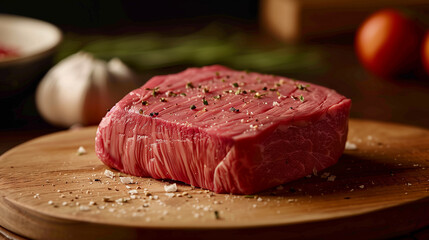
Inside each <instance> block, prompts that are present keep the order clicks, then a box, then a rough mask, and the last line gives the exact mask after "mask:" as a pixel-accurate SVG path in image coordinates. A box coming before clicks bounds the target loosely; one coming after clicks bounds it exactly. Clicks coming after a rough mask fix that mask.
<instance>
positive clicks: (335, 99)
mask: <svg viewBox="0 0 429 240" xmlns="http://www.w3.org/2000/svg"><path fill="white" fill-rule="evenodd" d="M350 106H351V101H350V99H347V98H346V97H344V96H342V95H340V94H338V93H337V92H335V91H334V90H331V89H328V88H325V87H322V86H317V85H314V84H308V83H306V82H301V81H295V80H292V79H288V78H284V77H279V76H273V75H265V74H260V73H253V72H250V73H249V72H244V71H235V70H231V69H229V68H226V67H223V66H208V67H203V68H190V69H187V70H186V71H184V72H181V73H178V74H171V75H165V76H156V77H153V78H152V79H151V80H149V81H148V82H147V83H146V84H145V85H144V86H142V87H141V88H139V89H136V90H134V91H132V92H130V93H129V94H128V95H126V96H125V97H124V98H123V99H122V100H121V101H119V102H118V103H117V104H116V105H115V106H114V107H113V108H112V109H111V110H110V111H109V112H108V113H107V115H106V116H105V117H104V118H103V120H102V121H101V123H100V125H99V127H98V130H97V136H96V139H95V141H96V145H95V148H96V152H97V155H98V157H99V158H100V159H101V161H103V162H104V163H105V164H106V165H108V166H109V167H112V168H115V169H118V170H119V171H121V172H124V173H128V174H132V175H135V176H142V177H153V178H156V179H173V180H177V181H182V182H185V183H188V184H191V185H193V186H197V187H202V188H205V189H210V190H213V191H215V192H217V193H237V194H252V193H255V192H258V191H261V190H264V189H267V188H270V187H273V186H276V185H279V184H283V183H286V182H289V181H292V180H295V179H298V178H301V177H304V176H306V175H308V174H311V173H313V171H314V169H315V170H317V171H320V170H322V169H324V168H326V167H328V166H331V165H333V164H334V163H336V162H337V160H338V158H339V157H340V156H341V154H342V152H343V150H344V145H345V142H346V138H347V129H348V116H349V110H350Z"/></svg>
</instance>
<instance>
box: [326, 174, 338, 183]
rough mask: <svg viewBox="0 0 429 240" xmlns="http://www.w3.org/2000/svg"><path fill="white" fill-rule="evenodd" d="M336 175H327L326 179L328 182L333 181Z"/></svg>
mask: <svg viewBox="0 0 429 240" xmlns="http://www.w3.org/2000/svg"><path fill="white" fill-rule="evenodd" d="M336 177H337V176H335V175H331V176H329V177H328V181H329V182H333V181H335V178H336Z"/></svg>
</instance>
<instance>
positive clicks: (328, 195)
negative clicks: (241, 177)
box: [0, 120, 429, 239]
mask: <svg viewBox="0 0 429 240" xmlns="http://www.w3.org/2000/svg"><path fill="white" fill-rule="evenodd" d="M95 131H96V128H95V127H90V128H83V129H80V130H73V131H72V130H70V131H64V132H59V133H55V134H51V135H47V136H43V137H40V138H37V139H34V140H32V141H29V142H27V143H24V144H22V145H20V146H18V147H16V148H14V149H12V150H10V151H8V152H7V153H5V154H4V155H3V156H1V158H0V196H1V197H0V225H1V226H3V227H5V228H7V229H9V230H11V231H13V232H15V233H17V234H20V235H22V236H25V237H29V238H34V239H78V238H85V239H87V238H93V239H118V238H119V239H135V238H139V237H145V238H148V239H149V238H154V239H159V238H166V237H175V238H177V237H190V238H193V239H195V238H197V239H236V238H237V237H240V238H244V237H245V238H247V239H259V238H261V237H276V238H280V239H310V238H313V237H318V238H322V239H324V238H328V237H334V238H335V239H341V238H347V239H361V238H362V237H364V238H366V239H376V238H386V237H392V236H397V235H400V234H403V233H406V232H410V231H412V230H414V229H417V228H420V227H423V226H426V225H428V224H429V204H428V203H429V198H428V196H429V192H428V187H429V131H428V130H425V129H420V128H415V127H410V126H404V125H397V124H389V123H380V122H373V121H364V120H350V131H349V138H348V139H349V142H352V143H355V144H356V145H357V149H356V150H346V151H345V153H344V154H343V156H342V157H341V159H340V160H339V162H338V164H336V165H335V166H333V167H330V168H328V169H326V170H325V171H324V172H320V173H318V174H317V175H318V176H314V175H313V176H311V177H307V178H304V179H300V180H297V181H294V182H291V183H288V184H284V185H283V186H281V187H277V188H276V189H270V190H268V191H265V192H263V193H260V194H258V195H257V196H236V195H229V194H213V193H211V192H209V191H205V190H203V189H199V188H195V189H192V188H191V186H189V185H185V184H181V183H177V185H178V192H176V193H175V194H176V196H174V197H171V196H167V195H166V194H165V191H164V185H166V184H171V183H172V182H168V181H160V180H154V179H149V178H138V177H132V178H133V180H134V181H136V182H137V183H134V184H123V183H121V181H120V178H119V177H118V174H119V173H118V172H117V171H115V170H113V169H111V170H112V171H113V172H114V173H115V175H116V176H115V177H114V178H109V177H107V176H105V175H104V171H105V170H106V169H108V168H107V167H106V166H105V165H103V164H102V163H101V162H100V161H99V160H98V158H97V157H96V155H95V153H94V136H95ZM79 146H83V147H84V148H85V149H86V151H87V153H86V154H83V155H78V154H77V149H78V148H79ZM328 173H329V174H330V175H331V176H332V175H335V176H336V177H335V180H334V181H328V179H330V180H332V178H333V177H331V178H326V176H327V175H328ZM121 176H126V175H124V174H121ZM145 189H147V191H145ZM130 190H137V194H130V193H129V191H130ZM145 192H148V193H150V194H151V195H150V196H146V195H149V194H145ZM185 192H186V193H188V195H187V196H182V195H186V193H185ZM177 194H179V195H180V196H177ZM131 195H134V196H135V197H131ZM106 197H109V200H107V198H106ZM120 198H122V199H129V200H128V201H126V202H120V201H118V202H119V203H118V202H116V200H118V199H120ZM132 198H135V199H132ZM51 201H52V202H51ZM215 211H217V212H218V217H219V218H216V214H215Z"/></svg>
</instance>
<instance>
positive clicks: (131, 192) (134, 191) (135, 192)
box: [128, 189, 137, 194]
mask: <svg viewBox="0 0 429 240" xmlns="http://www.w3.org/2000/svg"><path fill="white" fill-rule="evenodd" d="M128 193H129V194H137V190H135V189H133V190H130V191H128Z"/></svg>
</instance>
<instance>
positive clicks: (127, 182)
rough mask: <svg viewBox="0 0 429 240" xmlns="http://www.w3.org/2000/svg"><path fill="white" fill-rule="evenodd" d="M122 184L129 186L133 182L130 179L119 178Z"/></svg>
mask: <svg viewBox="0 0 429 240" xmlns="http://www.w3.org/2000/svg"><path fill="white" fill-rule="evenodd" d="M119 178H120V179H121V182H122V183H123V184H131V183H134V180H133V179H132V178H130V177H119Z"/></svg>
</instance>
